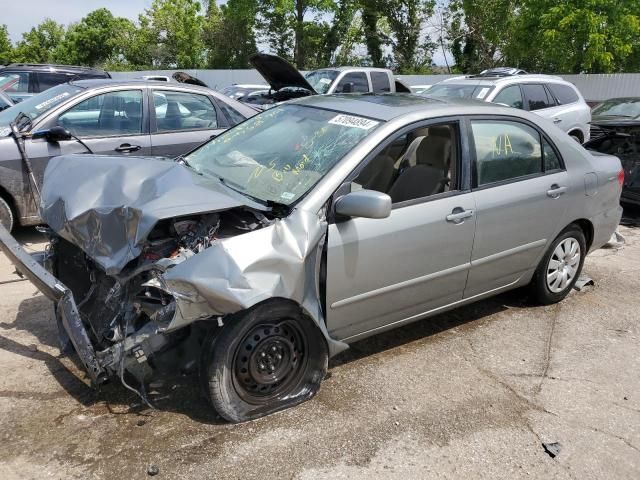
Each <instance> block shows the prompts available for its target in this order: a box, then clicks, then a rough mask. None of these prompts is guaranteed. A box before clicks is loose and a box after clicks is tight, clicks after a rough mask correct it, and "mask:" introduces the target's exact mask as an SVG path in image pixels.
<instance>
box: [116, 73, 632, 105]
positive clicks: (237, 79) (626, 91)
mask: <svg viewBox="0 0 640 480" xmlns="http://www.w3.org/2000/svg"><path fill="white" fill-rule="evenodd" d="M184 71H185V72H187V73H188V74H189V75H192V76H194V77H196V78H198V79H200V80H202V81H203V82H204V83H206V84H207V85H209V86H210V87H211V88H213V89H214V90H219V89H222V88H224V87H226V86H228V85H231V84H233V83H255V84H264V83H265V81H264V79H263V78H262V76H260V74H259V73H258V72H257V71H255V70H184ZM173 72H175V70H153V71H143V72H113V73H112V74H111V75H112V76H113V78H136V77H141V76H143V75H166V76H169V77H170V76H171V75H172V74H173ZM453 76H454V75H400V76H399V78H401V79H402V80H403V81H404V82H405V83H407V84H408V85H431V84H434V83H437V82H441V81H442V80H444V79H446V78H450V77H453ZM560 76H561V77H562V78H564V79H565V80H567V81H569V82H571V83H573V84H574V85H576V86H577V87H578V89H579V90H580V92H582V95H583V96H584V98H585V99H586V100H587V101H588V102H597V101H601V100H605V99H607V98H611V97H640V73H615V74H598V75H595V74H594V75H560Z"/></svg>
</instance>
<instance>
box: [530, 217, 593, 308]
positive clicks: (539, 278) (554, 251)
mask: <svg viewBox="0 0 640 480" xmlns="http://www.w3.org/2000/svg"><path fill="white" fill-rule="evenodd" d="M586 253H587V247H586V240H585V236H584V232H583V231H582V229H581V228H580V227H578V226H577V225H570V226H568V227H567V228H565V229H564V230H563V231H562V232H561V233H560V235H558V237H557V238H556V239H555V240H554V241H553V243H552V244H551V246H550V247H549V250H547V253H545V255H544V257H543V258H542V261H541V262H540V265H538V268H537V270H536V273H535V274H534V276H533V280H532V281H531V289H532V292H533V295H534V298H535V299H536V300H537V301H538V302H539V303H541V304H543V305H549V304H551V303H556V302H559V301H560V300H562V299H563V298H564V297H566V296H567V295H568V294H569V292H570V291H571V289H572V288H573V286H574V285H575V283H576V281H577V280H578V277H579V276H580V272H581V271H582V265H583V263H584V258H585V256H586Z"/></svg>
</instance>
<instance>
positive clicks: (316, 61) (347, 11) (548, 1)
mask: <svg viewBox="0 0 640 480" xmlns="http://www.w3.org/2000/svg"><path fill="white" fill-rule="evenodd" d="M435 3H436V0H228V1H227V2H226V3H225V4H224V5H219V4H218V2H217V1H215V0H153V2H152V3H151V6H150V8H148V9H147V10H145V11H144V12H143V13H142V14H141V15H140V16H139V17H138V19H137V21H136V22H132V21H130V20H128V19H125V18H117V17H114V16H113V14H112V13H111V12H110V11H109V10H108V9H106V8H99V9H97V10H94V11H93V12H91V13H89V14H88V15H87V16H86V17H84V18H83V19H82V20H80V22H78V23H75V24H72V25H70V26H69V27H68V28H67V29H65V28H64V27H63V26H62V25H59V24H57V23H56V22H54V21H53V20H50V19H46V20H44V21H43V22H42V23H40V24H39V25H37V26H35V27H34V28H32V29H31V30H30V31H29V32H26V33H23V35H22V39H21V40H20V41H19V42H17V44H16V45H15V46H14V45H12V43H11V41H10V40H9V36H8V33H7V28H6V26H0V64H3V63H9V62H12V61H13V62H33V63H46V62H58V63H68V64H81V65H90V66H103V67H105V68H107V69H111V70H135V69H154V68H179V69H188V68H199V67H208V68H249V67H250V65H249V61H248V59H249V57H250V56H251V55H252V54H253V53H255V52H256V51H257V50H258V48H262V49H266V50H267V51H269V52H272V53H275V54H277V55H279V56H281V57H283V58H285V59H287V60H289V61H291V62H293V63H294V64H295V65H296V66H297V67H298V68H299V69H301V70H306V69H313V68H319V67H325V66H331V65H338V64H341V65H347V64H351V65H372V66H387V67H391V68H394V69H395V70H396V71H397V72H398V73H404V74H409V73H427V72H429V71H430V69H431V58H432V56H433V52H434V50H435V49H436V48H437V49H438V50H439V51H442V52H449V53H451V54H452V55H453V57H454V60H455V65H453V70H454V71H459V72H464V73H468V72H477V71H480V70H483V69H485V68H490V67H494V66H501V65H509V66H515V67H521V68H525V69H527V70H531V71H540V72H554V73H573V72H586V73H600V72H605V73H606V72H633V71H639V70H640V1H639V0H562V1H558V0H438V5H437V8H436V6H435Z"/></svg>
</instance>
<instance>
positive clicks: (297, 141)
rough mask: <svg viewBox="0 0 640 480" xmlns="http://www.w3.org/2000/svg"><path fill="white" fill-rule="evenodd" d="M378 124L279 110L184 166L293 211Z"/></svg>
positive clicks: (255, 120) (210, 146) (235, 130)
mask: <svg viewBox="0 0 640 480" xmlns="http://www.w3.org/2000/svg"><path fill="white" fill-rule="evenodd" d="M379 124H380V122H378V121H375V120H370V119H368V118H363V117H358V116H354V115H347V114H341V113H337V112H332V111H328V110H321V109H317V108H309V107H303V106H299V105H280V106H278V107H274V108H272V109H269V110H267V111H265V112H263V113H261V114H259V115H256V116H255V117H252V118H250V119H249V120H247V121H245V122H244V123H241V124H240V125H238V126H237V127H234V128H232V129H231V130H227V131H226V132H225V133H223V134H222V135H220V136H218V137H216V138H215V139H213V140H211V141H210V142H209V143H206V144H205V145H203V146H202V147H200V148H199V149H198V150H196V151H194V152H193V153H191V154H189V155H188V156H186V157H185V160H186V162H187V164H188V165H189V166H190V167H191V168H193V169H194V170H196V171H197V172H199V173H201V174H203V175H205V176H209V177H215V178H219V179H220V180H221V181H222V182H223V183H225V184H226V185H227V186H229V188H232V189H234V190H237V191H239V192H240V193H242V194H245V195H247V196H250V197H252V198H254V199H257V200H258V201H261V202H268V201H271V202H276V203H282V204H285V205H291V204H292V203H294V202H296V201H297V200H298V199H299V198H301V197H302V196H304V195H305V194H306V193H307V192H308V191H309V190H311V188H312V187H313V186H314V185H315V184H316V183H317V182H318V181H319V180H320V179H321V178H322V177H323V176H324V175H325V174H326V173H327V172H328V171H329V170H330V169H331V168H332V167H333V166H334V165H336V164H337V163H338V162H339V161H340V160H341V159H342V158H343V157H344V156H345V155H346V154H347V153H348V152H349V151H350V150H351V149H352V148H353V147H355V146H356V145H357V144H358V143H359V142H360V141H361V140H362V139H363V138H365V137H366V136H367V135H369V134H370V133H371V132H372V131H373V130H375V128H376V127H377V126H378V125H379Z"/></svg>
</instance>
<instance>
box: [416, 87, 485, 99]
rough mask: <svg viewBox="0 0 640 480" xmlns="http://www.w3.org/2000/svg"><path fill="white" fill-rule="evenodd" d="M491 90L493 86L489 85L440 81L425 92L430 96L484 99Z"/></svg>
mask: <svg viewBox="0 0 640 480" xmlns="http://www.w3.org/2000/svg"><path fill="white" fill-rule="evenodd" d="M491 90H493V87H492V86H487V85H466V84H459V83H439V84H437V85H433V86H432V87H431V88H429V90H427V91H426V92H424V93H425V95H427V96H429V97H455V98H476V99H478V100H484V99H485V98H486V96H487V95H488V94H489V92H490V91H491Z"/></svg>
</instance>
